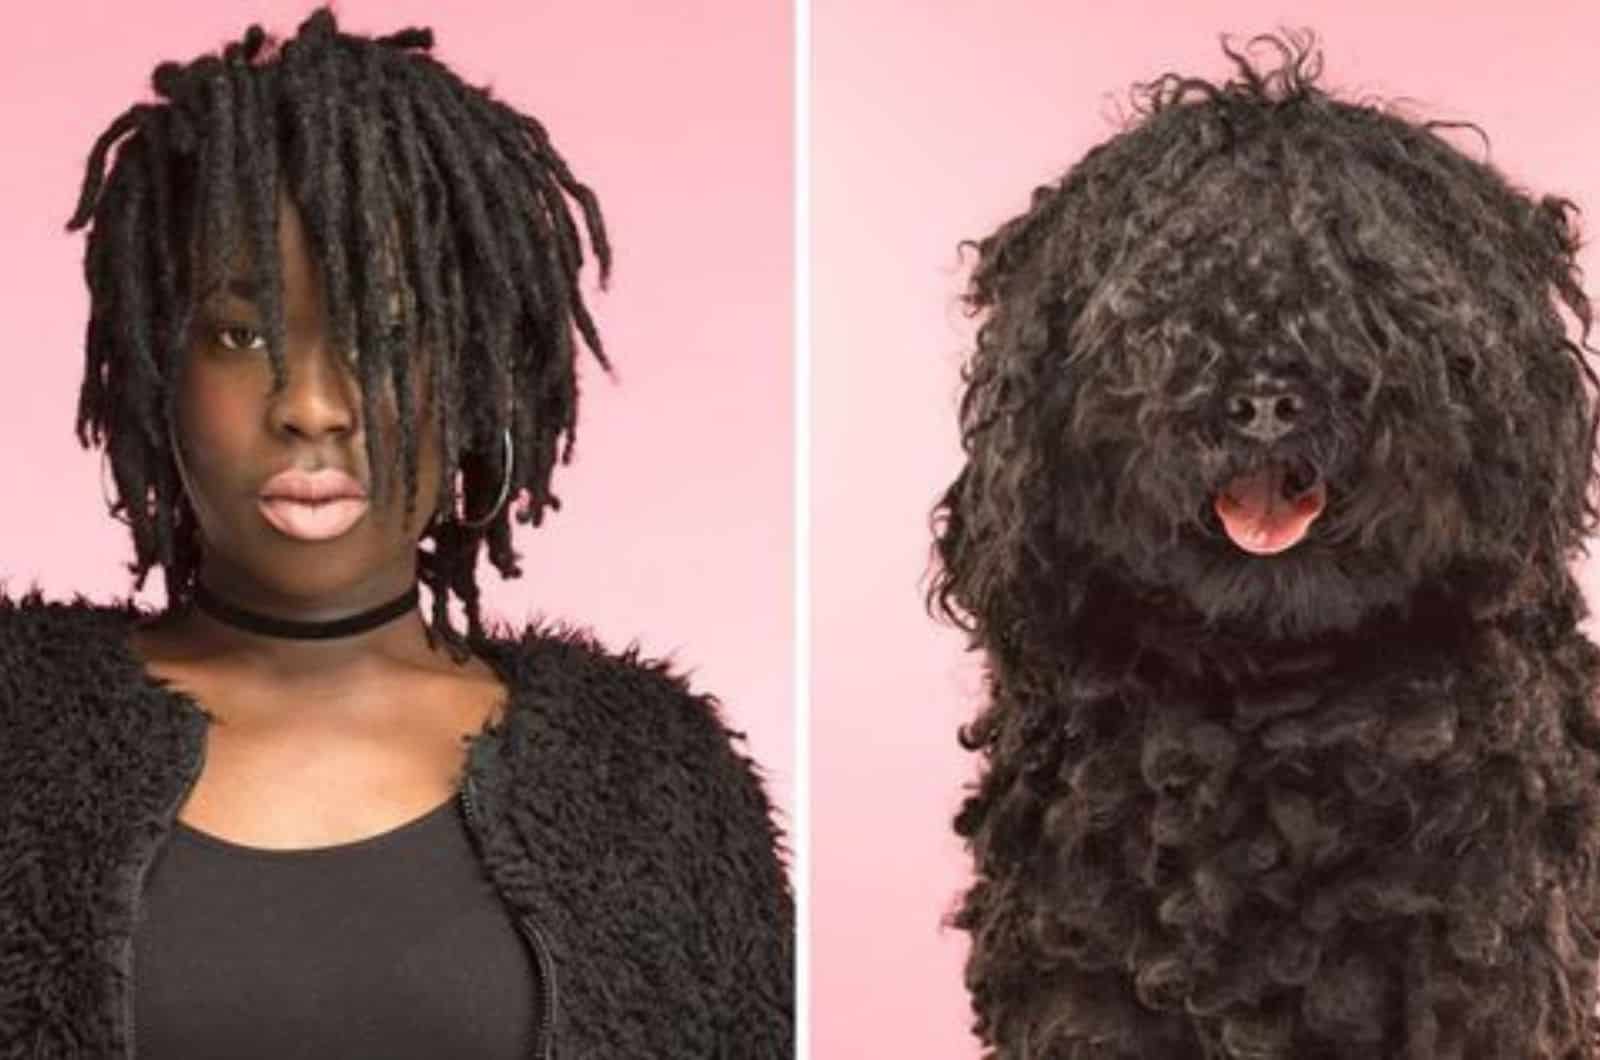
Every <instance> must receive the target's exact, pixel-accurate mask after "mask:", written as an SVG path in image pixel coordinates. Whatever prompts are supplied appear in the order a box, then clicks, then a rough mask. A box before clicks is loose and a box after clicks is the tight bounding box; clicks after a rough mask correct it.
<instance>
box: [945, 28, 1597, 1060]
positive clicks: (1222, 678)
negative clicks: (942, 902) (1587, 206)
mask: <svg viewBox="0 0 1600 1060" xmlns="http://www.w3.org/2000/svg"><path fill="white" fill-rule="evenodd" d="M1258 40H1259V38H1258ZM1267 40H1268V41H1269V42H1270V43H1272V44H1275V45H1276V46H1277V48H1278V49H1279V51H1280V52H1281V53H1282V55H1283V57H1284V62H1283V65H1282V66H1281V67H1280V68H1278V69H1276V70H1273V71H1271V72H1268V73H1262V72H1261V71H1260V70H1259V69H1258V68H1257V67H1256V65H1255V63H1254V61H1253V59H1252V58H1251V56H1250V55H1249V54H1243V53H1240V52H1238V51H1236V50H1234V49H1232V48H1229V47H1228V46H1227V44H1226V43H1225V44H1224V50H1225V51H1227V53H1228V55H1229V56H1230V57H1231V58H1232V59H1233V60H1234V62H1235V64H1236V66H1237V68H1238V71H1239V73H1238V76H1237V78H1236V79H1234V80H1231V81H1229V82H1227V83H1225V84H1220V85H1217V84H1211V83H1208V82H1205V81H1202V80H1198V79H1192V78H1181V77H1178V76H1176V75H1168V76H1166V77H1164V78H1162V79H1160V80H1158V81H1156V82H1154V83H1151V84H1148V85H1144V86H1141V87H1140V90H1139V91H1138V92H1137V93H1136V97H1135V98H1136V102H1137V114H1136V116H1135V117H1136V120H1135V121H1134V122H1132V123H1130V125H1129V127H1127V128H1126V129H1124V130H1123V131H1122V132H1120V133H1119V134H1118V135H1116V136H1114V137H1113V138H1112V139H1110V140H1109V141H1108V142H1106V143H1103V144H1101V145H1100V146H1098V147H1096V148H1094V149H1093V150H1092V151H1090V152H1089V153H1088V154H1087V155H1086V156H1085V157H1084V158H1083V159H1082V160H1081V161H1080V162H1079V163H1078V164H1077V165H1075V166H1074V167H1073V168H1072V169H1071V170H1070V171H1069V172H1067V173H1066V175H1065V176H1064V177H1063V178H1062V179H1061V180H1060V181H1059V182H1057V183H1055V184H1052V185H1050V186H1047V187H1042V188H1040V189H1038V190H1037V191H1036V192H1035V193H1034V196H1033V201H1032V204H1031V207H1030V208H1029V209H1028V210H1027V211H1026V212H1025V213H1023V214H1022V215H1020V216H1018V217H1016V218H1015V219H1013V220H1011V221H1009V222H1008V223H1006V224H1005V225H1003V226H1002V227H1001V228H999V229H998V230H997V231H996V232H995V233H993V234H992V235H991V236H989V237H988V238H985V239H983V240H981V241H979V242H978V243H977V244H976V249H977V251H978V262H977V264H976V267H975V270H974V272H973V275H972V279H971V285H970V288H969V292H968V300H969V304H970V306H971V308H972V309H973V311H974V312H975V313H977V314H979V315H981V317H982V322H981V326H980V328H979V331H978V335H977V343H976V349H975V352H974V353H973V355H972V357H971V359H970V362H969V364H968V366H967V368H966V371H965V374H964V381H965V384H966V387H965V391H964V397H963V402H962V407H961V425H962V437H963V444H964V449H965V454H966V461H965V465H964V466H963V467H962V469H961V471H960V473H959V475H958V477H957V478H956V479H955V481H954V482H953V484H952V485H951V486H950V487H949V489H948V491H947V492H946V493H945V495H944V497H943V498H942V500H941V502H940V504H939V506H938V508H937V509H936V512H935V521H934V526H935V533H936V558H937V573H936V579H935V582H934V585H933V590H932V602H933V603H934V604H935V605H936V606H938V607H940V608H941V609H942V611H943V612H944V613H945V614H946V615H948V616H949V617H950V618H952V619H953V620H955V621H957V622H959V623H961V624H963V625H964V626H965V627H966V628H967V629H969V630H970V631H971V633H972V639H973V643H974V645H975V647H976V648H978V649H980V650H981V651H982V653H983V655H984V658H985V660H986V672H987V692H988V703H987V704H986V706H985V708H984V710H983V711H982V713H981V714H980V715H979V716H978V718H977V719H976V721H975V722H974V723H973V724H971V725H970V726H969V727H968V728H967V729H966V730H965V731H964V732H963V734H962V735H963V742H964V743H965V745H966V746H968V747H969V748H970V749H973V750H976V751H978V752H979V753H980V754H981V760H980V761H981V769H980V778H979V781H978V783H977V784H976V786H975V789H974V790H973V791H972V792H971V794H970V797H968V798H967V799H966V800H965V802H964V805H963V806H962V808H961V810H960V812H959V815H958V816H957V819H956V822H955V826H956V830H957V831H958V833H959V834H960V835H961V836H963V837H964V838H965V839H966V841H967V843H968V845H969V848H970V850H971V852H972V855H973V857H974V860H975V866H976V879H975V881H974V883H973V884H972V886H971V887H970V889H969V890H967V892H966V893H965V894H964V896H963V898H962V900H961V902H960V903H959V906H958V908H957V910H956V911H955V912H954V913H953V915H952V922H953V923H954V924H955V925H956V926H958V927H959V928H961V929H963V930H965V931H966V932H969V933H970V934H971V952H970V958H969V961H968V965H967V983H968V986H969V988H970V992H971V996H972V1001H973V1006H974V1011H975V1013H976V1021H975V1029H976V1032H977V1033H978V1034H979V1036H980V1037H981V1038H982V1039H983V1041H984V1042H985V1043H986V1044H987V1045H988V1046H989V1049H988V1050H987V1052H986V1054H985V1055H986V1056H989V1057H1006V1058H1017V1060H1021V1058H1024V1057H1026V1058H1028V1060H1045V1058H1067V1060H1089V1058H1097V1060H1098V1058H1115V1057H1130V1058H1131V1057H1138V1058H1142V1060H1194V1058H1196V1057H1214V1058H1250V1060H1274V1058H1281V1060H1291V1058H1292V1060H1333V1058H1340V1060H1355V1058H1361V1060H1375V1058H1391V1057H1392V1058H1405V1060H1444V1058H1457V1060H1552V1058H1578V1057H1586V1056H1590V1055H1593V1054H1592V1053H1591V1051H1590V1050H1591V1045H1590V1044H1588V1039H1589V1036H1590V1035H1591V1033H1592V1030H1591V1028H1592V1026H1593V1024H1594V1018H1593V1016H1592V1014H1591V1013H1592V1011H1593V1009H1594V1007H1595V995H1596V963H1597V959H1600V944H1597V939H1596V934H1595V933H1596V930H1597V929H1600V891H1597V880H1596V865H1597V858H1600V724H1597V720H1596V714H1595V704H1594V692H1595V685H1596V678H1597V672H1600V671H1597V666H1600V652H1597V651H1596V649H1595V647H1594V646H1593V645H1592V644H1591V643H1590V642H1589V641H1588V640H1587V639H1586V638H1584V637H1583V636H1582V635H1581V633H1580V632H1579V631H1578V629H1577V623H1578V622H1579V620H1580V619H1582V618H1583V617H1584V616H1585V614H1586V613H1587V611H1586V608H1585V605H1584V602H1583V600H1582V599H1581V597H1580V595H1579V593H1578V590H1577V587H1576V585H1575V583H1574V581H1573V578H1572V577H1571V575H1570V573H1569V571H1568V563H1569V561H1570V560H1572V559H1573V558H1574V556H1575V554H1576V553H1577V552H1578V551H1584V552H1585V554H1586V549H1584V548H1583V541H1584V538H1585V536H1586V535H1588V534H1590V533H1592V532H1593V530H1594V528H1595V520H1596V514H1597V513H1596V510H1595V507H1594V504H1593V502H1592V499H1591V496H1590V493H1591V489H1592V482H1593V479H1594V475H1595V472H1594V461H1593V452H1594V433H1595V424H1594V417H1593V400H1592V398H1591V397H1590V396H1589V395H1588V393H1587V392H1586V388H1585V386H1584V381H1585V379H1588V380H1589V381H1590V382H1591V383H1592V382H1594V373H1593V372H1592V370H1591V369H1590V366H1589V364H1588V362H1587V354H1588V353H1590V352H1592V351H1590V350H1589V347H1588V344H1587V339H1588V334H1589V326H1590V311H1589V303H1588V301H1587V300H1586V298H1585V296H1584V294H1583V292H1582V290H1581V289H1580V287H1579V283H1578V277H1577V273H1576V268H1575V264H1574V255H1575V252H1576V249H1577V245H1578V237H1577V233H1576V231H1575V226H1574V224H1573V218H1572V217H1571V214H1572V213H1573V212H1574V210H1573V206H1572V204H1571V203H1569V202H1566V201H1565V200H1561V199H1557V198H1553V197H1543V198H1538V197H1533V196H1530V195H1528V194H1527V193H1525V192H1522V191H1520V190H1518V189H1517V188H1514V187H1513V186H1511V185H1510V184H1509V183H1508V181H1507V180H1506V179H1504V177H1503V176H1502V175H1501V174H1499V173H1498V172H1497V171H1496V170H1495V169H1493V168H1492V167H1491V166H1489V165H1488V164H1486V163H1483V162H1479V161H1477V160H1475V159H1473V158H1471V157H1469V156H1468V155H1467V153H1465V152H1464V151H1462V150H1460V149H1458V148H1457V147H1455V146H1452V144H1451V143H1450V142H1448V141H1447V139H1446V138H1445V137H1444V136H1442V135H1440V133H1439V131H1438V126H1436V125H1432V124H1417V123H1414V122H1412V121H1410V120H1406V119H1404V118H1403V117H1400V116H1398V115H1396V114H1394V113H1392V112H1389V111H1386V110H1383V109H1380V108H1378V107H1374V106H1369V105H1355V104H1351V103H1347V102H1342V101H1339V100H1336V99H1334V98H1332V97H1331V96H1330V95H1328V94H1327V93H1326V92H1325V91H1324V90H1322V89H1320V88H1318V87H1317V85H1316V84H1315V81H1316V79H1317V77H1318V73H1319V69H1320V60H1319V57H1318V56H1317V54H1316V53H1315V52H1314V50H1313V49H1312V41H1311V40H1310V39H1309V38H1299V37H1295V36H1293V35H1291V36H1290V37H1289V40H1288V42H1285V41H1283V40H1279V39H1276V38H1267ZM1463 139H1470V137H1463ZM1563 308H1564V309H1565V310H1566V311H1567V312H1568V313H1570V314H1571V316H1572V317H1573V318H1574V319H1575V320H1576V322H1577V324H1578V326H1579V327H1580V328H1581V335H1580V337H1579V338H1578V339H1576V340H1574V339H1573V338H1571V337H1569V334H1568V330H1567V327H1566V326H1565V321H1564V320H1563V317H1562V309H1563Z"/></svg>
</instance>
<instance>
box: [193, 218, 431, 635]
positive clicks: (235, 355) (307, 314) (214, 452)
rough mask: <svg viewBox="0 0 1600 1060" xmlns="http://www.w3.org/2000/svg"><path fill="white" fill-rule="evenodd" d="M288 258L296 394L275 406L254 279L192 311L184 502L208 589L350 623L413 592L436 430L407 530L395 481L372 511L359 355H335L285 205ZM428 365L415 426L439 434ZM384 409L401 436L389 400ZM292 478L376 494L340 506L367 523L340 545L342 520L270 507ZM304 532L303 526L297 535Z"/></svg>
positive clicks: (301, 237) (424, 449)
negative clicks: (330, 477)
mask: <svg viewBox="0 0 1600 1060" xmlns="http://www.w3.org/2000/svg"><path fill="white" fill-rule="evenodd" d="M278 253H279V257H280V260H281V264H282V273H283V286H284V292H283V294H284V304H283V312H284V326H285V335H284V341H285V347H284V351H283V354H284V367H285V369H286V370H287V373H288V380H287V386H286V387H285V388H284V389H283V390H282V391H281V392H279V393H278V394H277V395H273V394H272V365H271V362H270V360H269V359H268V353H267V346H266V337H265V328H266V321H265V317H264V315H263V313H262V311H261V309H260V307H259V306H258V304H257V303H256V301H255V300H254V299H253V297H251V291H250V289H249V282H248V280H247V279H246V277H248V275H249V274H248V271H247V270H243V269H241V270H240V272H239V273H238V274H237V276H236V277H235V278H233V279H234V282H232V283H227V284H223V285H221V288H220V293H218V294H217V295H215V296H214V297H212V298H211V299H210V300H209V301H207V302H203V303H201V304H199V305H197V306H196V307H195V314H194V323H193V326H192V328H191V330H190V335H189V339H188V342H187V346H186V349H185V355H184V366H183V372H182V375H181V379H180V381H179V392H178V411H177V418H178V431H179V434H180V436H181V444H182V453H181V457H182V470H183V472H184V479H185V489H186V491H187V493H188V497H189V501H190V504H191V506H192V507H193V509H194V512H195V515H196V516H197V518H198V520H199V527H200V535H201V552H202V561H201V571H202V577H203V579H204V581H205V583H206V585H207V586H208V587H210V588H211V589H213V590H214V591H217V592H219V593H225V594H227V595H228V596H229V597H231V598H233V599H235V600H237V601H239V602H241V603H246V604H251V603H253V604H255V605H256V606H257V607H263V608H273V609H287V610H292V611H294V612H296V613H301V614H308V615H314V614H315V613H316V612H318V611H321V610H326V611H327V612H328V613H330V614H333V613H345V612H347V611H348V610H349V609H350V608H351V607H361V606H372V605H375V604H377V603H380V602H382V601H384V600H386V599H389V598H391V597H392V596H394V595H397V594H398V593H400V592H403V591H404V590H405V589H406V588H407V587H408V586H409V585H411V584H412V583H414V582H415V580H416V551H415V550H416V543H417V541H418V539H419V538H420V537H421V535H422V531H423V528H424V527H425V526H426V525H427V522H428V520H429V517H430V516H431V515H432V513H433V510H434V508H435V507H436V500H437V498H436V495H434V494H432V493H431V492H430V490H431V489H432V487H433V484H434V483H435V482H436V480H437V477H438V474H439V460H440V454H439V448H440V447H439V444H438V438H437V437H436V435H435V433H434V432H433V431H432V430H421V431H419V432H418V446H417V449H418V469H417V495H418V497H419V498H420V499H419V501H418V503H417V505H416V507H415V509H414V511H413V512H412V515H411V518H410V519H405V518H404V508H405V505H404V498H403V489H404V480H403V477H402V476H400V475H398V474H396V475H392V476H391V477H390V479H389V481H390V482H391V483H393V484H394V488H391V489H389V490H387V491H386V494H387V496H386V498H385V503H384V504H383V505H382V506H381V507H380V506H378V505H376V504H374V503H372V501H371V489H372V474H371V469H370V468H369V467H368V466H367V458H366V424H364V423H363V422H362V410H361V388H360V383H359V381H358V378H357V376H356V372H355V362H354V353H353V351H340V350H336V349H333V348H332V347H331V346H330V343H329V338H328V335H327V328H326V321H325V320H324V315H323V305H322V295H321V285H320V282H319V277H318V274H317V270H316V266H315V264H314V263H313V262H312V260H311V257H310V247H309V245H308V243H307V239H306V232H305V228H304V226H303V224H302V222H301V218H300V211H299V210H298V209H297V208H296V207H295V205H294V203H293V202H292V201H291V200H290V199H289V198H288V196H287V195H280V197H279V206H278ZM424 362H425V359H424V358H421V357H416V356H414V357H413V362H412V363H413V367H414V369H415V372H414V374H413V377H412V382H413V384H414V391H413V392H414V394H415V395H416V397H417V399H418V400H417V402H416V404H415V405H414V406H413V407H414V408H415V409H417V415H418V422H419V423H429V422H430V420H431V417H430V416H429V415H428V410H427V409H426V408H425V407H424V406H423V404H422V398H423V396H424V395H425V394H426V393H427V385H426V384H427V381H426V379H424V378H422V376H423V373H424V371H425V368H426V365H425V363H424ZM378 404H379V407H380V408H381V409H382V410H383V414H384V415H386V416H387V417H389V424H390V425H392V424H393V423H394V417H395V403H394V400H393V397H392V395H389V394H385V395H384V400H380V401H379V403H378ZM387 436H388V437H390V438H394V439H395V440H396V449H398V435H397V433H395V431H393V430H392V429H391V430H390V431H388V432H387ZM290 469H300V470H303V471H316V470H318V469H336V470H338V471H342V472H345V473H347V474H349V475H350V476H351V477H352V478H353V479H354V480H355V481H356V482H357V483H359V484H360V487H361V491H362V492H363V493H365V494H367V497H366V499H365V501H353V502H352V501H343V502H334V503H335V504H338V505H340V506H342V509H343V510H344V511H348V512H350V513H359V517H357V518H356V519H355V521H354V522H353V523H352V524H350V525H349V527H348V529H345V530H342V532H340V531H339V527H340V525H341V524H342V523H343V522H344V521H345V520H344V519H341V518H339V517H338V511H339V510H338V509H335V508H334V507H332V506H325V505H317V506H312V507H307V506H304V505H293V504H290V503H288V502H285V501H282V500H267V499H265V494H270V493H274V492H277V490H276V488H275V487H274V486H269V481H270V480H272V479H273V478H274V476H277V475H279V473H281V472H284V471H286V470H290ZM279 482H280V483H281V482H282V480H281V479H280V480H279ZM330 515H331V516H333V517H332V518H331V519H330ZM297 523H298V524H303V525H301V526H300V527H299V528H298V529H297ZM329 523H331V524H332V526H331V527H329V526H328V525H327V524H329ZM319 524H321V526H322V529H321V530H320V533H321V534H324V535H326V534H327V533H329V531H330V529H331V530H332V531H335V532H334V533H333V536H321V537H318V536H315V534H316V532H317V531H318V526H319ZM307 530H309V531H312V533H310V534H308V533H307V532H306V531H307Z"/></svg>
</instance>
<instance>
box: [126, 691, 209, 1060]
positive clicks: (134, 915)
mask: <svg viewBox="0 0 1600 1060" xmlns="http://www.w3.org/2000/svg"><path fill="white" fill-rule="evenodd" d="M197 716H198V717H199V718H200V719H201V729H200V753H199V754H198V755H196V756H195V764H194V768H193V769H192V770H191V771H190V772H189V778H188V780H187V781H186V782H185V783H184V785H183V790H181V791H180V792H178V796H177V798H175V799H173V800H172V804H171V805H170V806H168V807H167V815H166V822H167V829H168V830H169V831H170V830H171V829H172V828H173V827H174V821H175V820H176V819H177V816H178V812H179V811H180V810H181V809H182V808H183V804H184V801H185V800H187V799H188V797H189V793H190V792H191V791H193V790H194V786H195V784H196V783H198V782H199V780H200V774H201V772H202V771H203V770H204V769H205V765H206V726H209V725H210V724H211V721H210V719H209V718H206V717H205V716H204V715H203V714H202V715H197ZM158 842H159V841H158ZM156 846H157V843H152V844H151V848H150V852H149V856H148V857H146V858H145V860H144V864H143V865H141V866H139V871H138V872H137V873H135V875H134V884H133V893H132V894H131V895H129V896H128V908H129V910H130V919H129V922H128V938H127V941H126V943H125V945H126V946H127V952H128V959H127V960H126V961H125V962H123V963H124V967H126V968H127V969H128V974H127V975H126V976H125V977H124V978H123V983H122V1011H123V1021H124V1023H125V1024H126V1026H127V1028H128V1060H134V1058H135V1057H136V1056H137V1055H138V1053H137V1052H136V1049H135V1037H136V1035H137V1033H138V1028H137V1027H136V1026H135V1025H134V1016H133V953H134V949H133V936H134V933H135V932H136V931H138V929H139V899H140V898H141V897H142V896H143V894H144V881H145V877H146V876H148V875H149V874H150V866H151V865H153V864H154V863H155V848H156Z"/></svg>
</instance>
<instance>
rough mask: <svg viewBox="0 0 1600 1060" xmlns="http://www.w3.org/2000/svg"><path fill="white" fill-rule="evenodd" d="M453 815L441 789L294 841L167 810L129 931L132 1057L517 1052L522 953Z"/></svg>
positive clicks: (529, 995)
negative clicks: (230, 835)
mask: <svg viewBox="0 0 1600 1060" xmlns="http://www.w3.org/2000/svg"><path fill="white" fill-rule="evenodd" d="M465 827H466V822H465V821H464V820H462V817H461V812H460V810H459V802H458V801H457V800H456V799H454V798H452V799H451V800H450V801H449V802H447V803H445V804H444V805H442V806H439V807H437V808H435V809H434V810H432V811H430V812H429V813H427V814H424V815H423V816H422V817H419V818H417V819H416V820H413V821H410V822H408V823H406V824H403V825H401V826H400V827H398V828H395V829H393V830H391V831H388V832H385V833H383V834H381V835H376V836H372V837H370V838H368V839H363V840H359V841H357V842H354V843H346V844H341V845H339V846H332V847H315V848H311V849H304V850H265V849H258V848H255V847H245V846H239V845H237V844H234V843H230V842H228V841H227V840H224V839H221V838H219V837H217V836H212V835H208V834H206V833H204V832H200V831H197V830H196V829H193V828H191V827H189V826H188V825H187V824H185V823H183V822H182V821H178V822H177V823H176V825H175V830H174V832H173V834H172V837H171V840H170V841H169V842H167V843H165V844H163V846H162V848H161V850H160V851H159V852H158V854H157V856H156V860H155V861H154V862H153V863H152V864H151V866H150V871H149V875H148V876H147V877H146V882H145V890H144V893H143V896H142V897H141V899H140V909H139V923H138V925H137V927H136V929H135V932H134V962H133V979H134V1027H135V1045H136V1049H137V1054H138V1057H139V1060H201V1058H205V1060H212V1058H215V1057H219V1056H226V1057H228V1058H229V1060H293V1058H298V1057H304V1058H306V1060H312V1058H315V1060H325V1058H327V1057H333V1056H339V1057H378V1056H381V1057H385V1058H388V1060H410V1058H415V1060H438V1058H439V1057H442V1056H448V1057H460V1058H463V1060H527V1058H528V1057H529V1056H531V1055H532V1049H533V1044H534V1042H533V1037H534V1033H535V1030H536V1020H537V1016H538V997H539V994H538V993H537V989H536V988H537V986H538V982H537V979H536V972H535V968H534V964H533V960H532V954H531V953H530V952H529V951H528V948H527V945H526V943H525V942H524V941H523V938H522V935H521V932H520V931H519V929H518V928H517V926H516V923H515V922H514V921H513V919H512V913H511V911H510V910H509V909H508V908H507V907H506V905H505V904H504V902H502V901H501V899H500V897H499V895H498V894H497V893H496V892H495V890H494V888H493V885H492V884H491V883H490V882H489V880H488V879H487V877H486V876H485V875H484V874H483V868H482V865H481V862H480V861H479V860H478V857H477V855H476V854H475V853H474V852H473V850H472V847H471V846H470V841H469V839H468V837H467V834H466V831H465Z"/></svg>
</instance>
